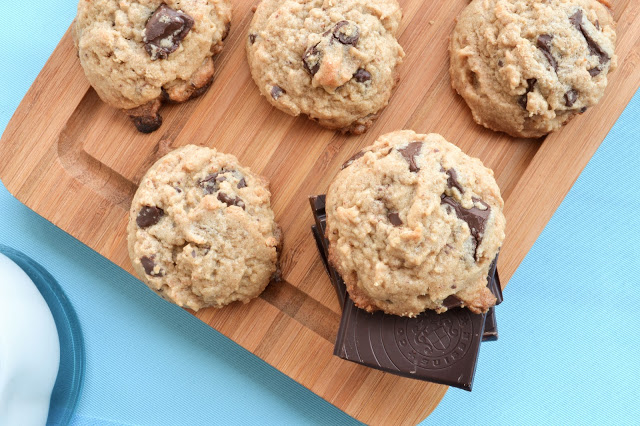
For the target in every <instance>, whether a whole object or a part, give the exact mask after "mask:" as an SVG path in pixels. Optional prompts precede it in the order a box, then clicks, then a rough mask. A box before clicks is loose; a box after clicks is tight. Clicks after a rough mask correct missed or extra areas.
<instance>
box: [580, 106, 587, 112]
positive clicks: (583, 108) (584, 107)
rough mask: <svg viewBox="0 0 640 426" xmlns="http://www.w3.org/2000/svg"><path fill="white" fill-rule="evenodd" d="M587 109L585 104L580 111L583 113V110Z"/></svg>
mask: <svg viewBox="0 0 640 426" xmlns="http://www.w3.org/2000/svg"><path fill="white" fill-rule="evenodd" d="M586 111H587V107H586V106H583V107H582V108H580V113H581V114H582V113H583V112H586Z"/></svg>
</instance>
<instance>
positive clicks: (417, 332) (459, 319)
mask: <svg viewBox="0 0 640 426" xmlns="http://www.w3.org/2000/svg"><path fill="white" fill-rule="evenodd" d="M310 202H311V208H312V210H313V215H314V219H315V222H316V225H314V226H312V231H313V234H314V237H315V240H316V244H317V246H318V251H319V252H320V255H321V258H322V261H323V264H324V266H325V268H326V270H327V273H328V274H329V277H330V279H331V282H332V284H333V285H334V288H335V290H336V294H337V296H338V299H339V301H340V304H341V305H342V307H343V310H342V320H341V322H340V329H339V331H338V336H337V338H336V344H335V348H334V354H335V355H337V356H339V357H340V358H343V359H346V360H349V361H352V362H356V363H359V364H362V365H366V366H368V367H372V368H376V369H379V370H383V371H387V372H389V373H393V374H398V375H400V376H405V377H410V378H415V379H421V380H428V381H431V382H435V383H441V384H445V385H449V386H455V387H459V388H462V389H465V390H469V391H470V390H471V387H472V383H473V376H474V373H475V366H476V361H477V357H478V351H479V347H480V342H481V341H482V340H496V339H497V338H498V330H497V323H496V317H495V308H491V309H490V310H489V312H488V313H487V314H480V315H478V314H473V313H471V312H470V311H469V310H467V309H461V308H457V309H451V310H449V311H447V312H445V313H444V314H437V313H435V312H433V311H426V312H423V313H422V314H420V315H419V316H417V317H416V318H406V317H400V316H396V315H387V314H384V313H383V312H375V313H373V314H370V313H368V312H366V311H364V310H362V309H359V308H358V307H356V306H355V304H354V303H353V301H351V299H350V298H349V297H347V290H346V286H345V284H344V281H342V278H341V277H340V276H339V275H338V273H337V271H336V270H335V269H334V268H333V267H331V265H330V264H329V262H328V261H327V252H328V250H327V248H328V244H329V243H328V241H327V239H326V238H324V233H325V227H326V214H325V210H324V206H325V196H324V195H319V196H316V197H310ZM496 261H497V258H496ZM496 261H494V262H493V264H492V267H491V270H490V273H489V277H491V279H488V284H487V285H488V286H489V288H490V289H491V291H492V292H493V294H494V295H495V296H496V298H497V299H498V300H497V303H500V302H502V291H501V287H500V281H499V278H498V274H497V271H496V270H495V265H496ZM485 328H486V330H485Z"/></svg>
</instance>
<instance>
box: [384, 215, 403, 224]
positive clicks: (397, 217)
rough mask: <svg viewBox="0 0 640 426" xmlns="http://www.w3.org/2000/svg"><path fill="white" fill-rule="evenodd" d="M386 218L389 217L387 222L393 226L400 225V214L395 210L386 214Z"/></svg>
mask: <svg viewBox="0 0 640 426" xmlns="http://www.w3.org/2000/svg"><path fill="white" fill-rule="evenodd" d="M387 218H389V222H391V224H392V225H393V226H402V219H400V215H399V214H398V213H396V212H391V213H389V214H387Z"/></svg>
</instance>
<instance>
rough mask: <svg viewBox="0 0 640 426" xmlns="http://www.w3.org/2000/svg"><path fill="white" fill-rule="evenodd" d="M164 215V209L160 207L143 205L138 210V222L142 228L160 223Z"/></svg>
mask: <svg viewBox="0 0 640 426" xmlns="http://www.w3.org/2000/svg"><path fill="white" fill-rule="evenodd" d="M162 216H164V210H162V209H161V208H160V207H156V206H143V207H142V208H141V209H140V211H139V212H138V217H136V223H137V224H138V226H139V227H140V228H148V227H149V226H151V225H155V224H156V223H158V222H159V221H160V218H161V217H162Z"/></svg>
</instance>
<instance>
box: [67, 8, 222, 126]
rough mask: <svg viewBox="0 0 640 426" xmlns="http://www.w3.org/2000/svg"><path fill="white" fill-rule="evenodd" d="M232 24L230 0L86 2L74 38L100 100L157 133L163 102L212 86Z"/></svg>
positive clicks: (87, 74) (76, 21) (194, 94)
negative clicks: (217, 60) (217, 56)
mask: <svg viewBox="0 0 640 426" xmlns="http://www.w3.org/2000/svg"><path fill="white" fill-rule="evenodd" d="M230 22H231V5H230V3H229V2H228V1H227V0H206V1H198V0H91V1H85V0H81V1H80V2H79V3H78V14H77V16H76V19H75V24H74V25H73V30H72V35H73V39H74V43H75V45H76V48H77V49H78V57H79V58H80V64H81V65H82V68H83V69H84V72H85V75H86V76H87V79H88V80H89V83H91V86H93V88H94V89H95V91H96V92H97V93H98V95H99V96H100V98H101V99H102V100H103V101H104V102H106V103H108V104H109V105H111V106H113V107H115V108H120V109H123V110H124V112H125V113H126V114H127V115H129V117H130V118H131V119H132V121H133V122H134V124H135V125H136V127H137V128H138V130H140V131H141V132H144V133H149V132H152V131H154V130H156V129H157V128H158V127H160V125H161V124H162V117H161V116H160V114H159V113H158V110H159V108H160V105H161V103H162V102H165V101H169V102H183V101H186V100H188V99H191V98H193V97H196V96H198V95H200V94H202V93H204V91H205V90H206V89H207V88H208V87H209V85H210V84H211V82H212V81H213V71H214V67H213V59H212V57H213V55H215V54H217V53H219V52H220V50H221V49H222V45H223V40H224V38H225V37H226V35H227V34H228V32H229V27H230Z"/></svg>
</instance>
